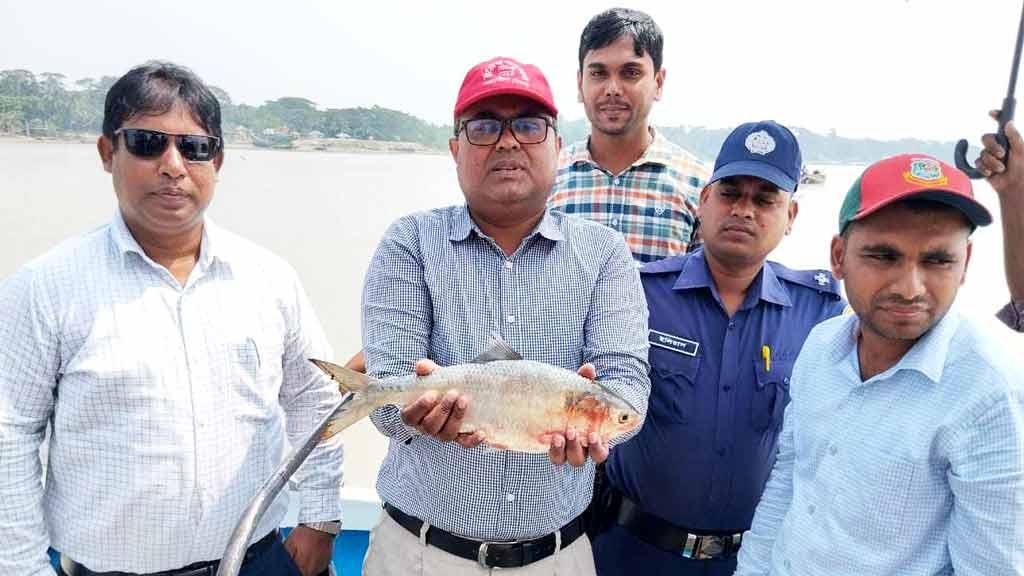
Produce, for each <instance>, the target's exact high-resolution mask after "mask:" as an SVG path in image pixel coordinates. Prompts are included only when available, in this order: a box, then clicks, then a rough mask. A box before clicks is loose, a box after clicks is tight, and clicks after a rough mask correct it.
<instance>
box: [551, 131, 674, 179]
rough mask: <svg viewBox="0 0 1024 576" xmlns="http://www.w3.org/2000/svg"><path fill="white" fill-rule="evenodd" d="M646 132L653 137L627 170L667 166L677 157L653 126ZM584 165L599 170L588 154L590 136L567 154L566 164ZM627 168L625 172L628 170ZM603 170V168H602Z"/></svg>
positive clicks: (669, 143) (670, 144)
mask: <svg viewBox="0 0 1024 576" xmlns="http://www.w3.org/2000/svg"><path fill="white" fill-rule="evenodd" d="M648 130H650V131H651V134H652V135H653V136H654V139H653V140H651V143H650V144H649V145H648V146H647V149H646V150H644V153H643V154H641V155H640V157H639V158H637V159H636V161H635V162H633V164H631V165H630V167H629V168H635V167H637V166H643V165H644V164H660V165H663V166H668V165H669V164H670V163H671V162H672V161H673V159H674V158H675V157H676V156H678V152H675V151H673V148H672V143H671V142H669V141H668V139H666V138H665V137H664V136H662V135H661V133H660V132H658V131H657V130H655V129H654V126H649V127H648ZM577 163H584V164H590V165H592V166H594V167H596V168H601V166H600V165H598V163H597V162H595V161H594V157H593V156H592V155H591V154H590V136H587V139H586V140H583V141H580V142H577V143H575V144H573V145H572V147H571V148H570V149H569V153H568V164H569V165H572V164H577ZM629 168H627V169H626V170H629ZM602 169H603V168H602Z"/></svg>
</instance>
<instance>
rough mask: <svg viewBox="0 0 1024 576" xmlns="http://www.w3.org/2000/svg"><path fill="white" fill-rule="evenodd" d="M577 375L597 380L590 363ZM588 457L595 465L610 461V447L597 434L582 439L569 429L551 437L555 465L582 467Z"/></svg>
mask: <svg viewBox="0 0 1024 576" xmlns="http://www.w3.org/2000/svg"><path fill="white" fill-rule="evenodd" d="M576 373H577V374H579V375H580V376H583V377H584V378H586V379H587V380H593V379H594V378H597V371H596V370H595V369H594V365H593V364H590V363H589V362H588V363H586V364H584V365H583V366H580V369H579V370H577V371H576ZM587 456H590V458H591V460H593V461H594V463H595V464H600V463H601V462H604V461H605V460H607V459H608V446H606V445H605V444H604V442H601V436H599V435H598V434H597V433H596V432H591V433H590V434H589V435H588V436H587V438H580V437H579V434H578V432H577V431H576V429H575V428H569V429H568V430H566V431H565V434H552V435H551V449H550V450H548V458H551V462H552V463H553V464H559V465H561V464H564V463H566V462H568V463H569V464H572V465H573V466H582V465H583V464H585V463H586V462H587Z"/></svg>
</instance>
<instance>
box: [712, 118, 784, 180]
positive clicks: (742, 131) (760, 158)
mask: <svg viewBox="0 0 1024 576" xmlns="http://www.w3.org/2000/svg"><path fill="white" fill-rule="evenodd" d="M802 165H803V161H802V159H801V157H800V145H799V144H798V143H797V141H796V136H794V135H793V133H792V132H790V131H789V128H786V127H785V126H783V125H782V124H779V123H777V122H775V121H773V120H764V121H762V122H748V123H746V124H742V125H740V126H738V127H737V128H736V129H735V130H733V131H732V132H731V133H729V136H727V137H726V138H725V142H723V143H722V149H721V150H720V151H719V152H718V158H717V159H715V171H714V173H713V174H711V180H710V181H709V183H712V182H716V181H718V180H721V179H722V178H726V177H729V176H756V177H758V178H763V179H765V180H767V181H769V182H771V183H772V184H775V185H776V186H778V187H779V188H780V189H782V190H785V191H786V192H795V191H796V186H797V184H798V183H799V182H800V167H801V166H802Z"/></svg>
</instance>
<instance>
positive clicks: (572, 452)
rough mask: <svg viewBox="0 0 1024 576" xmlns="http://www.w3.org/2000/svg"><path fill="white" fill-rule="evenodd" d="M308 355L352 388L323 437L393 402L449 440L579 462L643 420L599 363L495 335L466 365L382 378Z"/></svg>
mask: <svg viewBox="0 0 1024 576" xmlns="http://www.w3.org/2000/svg"><path fill="white" fill-rule="evenodd" d="M310 361H311V362H313V363H314V364H316V365H317V366H318V367H319V368H320V369H321V370H323V371H324V373H326V374H327V375H328V376H330V377H331V378H332V379H333V380H334V381H336V382H337V383H338V387H339V388H340V389H341V391H342V392H344V393H352V394H353V395H354V397H353V398H354V399H353V400H352V401H351V403H350V404H349V405H348V406H347V407H346V408H345V409H344V410H342V411H341V412H339V413H338V414H337V415H336V416H335V418H334V419H333V420H332V421H331V422H330V423H329V424H328V426H327V428H326V429H325V430H324V432H323V434H322V438H324V439H326V438H330V437H331V436H333V435H334V434H337V433H338V432H341V431H342V430H344V429H345V428H347V427H348V426H350V425H352V424H353V423H355V422H356V421H358V420H359V419H361V418H364V417H366V416H367V415H369V414H370V413H371V412H372V411H373V410H376V409H377V408H380V407H383V406H386V405H393V406H396V407H399V417H400V419H401V421H402V422H403V423H404V424H405V425H407V426H409V427H413V428H415V429H416V430H417V431H418V432H420V433H421V434H424V435H429V436H431V437H433V438H436V439H438V440H441V441H444V442H451V441H455V442H456V443H458V444H459V445H460V446H464V447H466V448H474V447H476V446H478V445H480V444H481V443H486V445H487V447H488V448H490V449H495V450H516V451H519V452H528V453H534V454H543V453H545V452H547V453H548V455H549V456H550V458H551V461H552V462H554V463H555V464H558V465H560V464H564V463H565V462H568V463H569V464H572V465H574V466H581V465H583V464H584V463H585V462H586V461H587V458H590V459H592V460H594V461H595V462H602V461H604V460H605V459H606V458H607V457H608V448H607V446H608V444H609V442H610V441H612V440H614V439H616V438H619V437H622V436H624V435H627V434H631V433H634V432H635V431H636V430H637V428H639V426H640V425H641V423H642V419H641V418H640V414H638V412H637V410H636V409H635V408H633V407H632V406H630V404H629V403H628V402H626V401H625V400H624V399H623V398H622V397H621V396H619V395H618V394H617V393H616V392H615V391H614V389H612V388H609V387H608V386H607V385H605V384H602V383H601V382H598V381H596V380H595V379H596V371H595V369H594V366H593V365H591V364H584V365H583V366H582V367H580V369H579V370H577V371H576V372H573V371H571V370H566V369H564V368H560V367H558V366H552V365H550V364H545V363H543V362H537V361H533V360H524V359H523V358H522V356H520V355H519V354H518V353H517V352H516V351H515V350H512V349H511V348H510V347H509V346H508V344H506V343H505V342H504V341H503V340H501V338H500V337H499V336H497V335H492V336H491V339H490V340H489V341H488V345H487V347H486V348H485V350H484V352H482V353H480V354H479V355H478V356H477V357H476V358H474V359H473V361H472V362H470V363H468V364H458V365H455V366H443V367H441V366H438V365H437V364H435V363H434V362H432V361H430V360H420V361H418V362H417V363H416V365H415V373H413V374H409V375H404V376H392V377H390V378H386V379H383V380H379V379H376V378H373V377H371V376H368V375H366V374H360V373H358V372H355V371H353V370H349V369H348V368H344V367H342V366H338V365H335V364H332V363H330V362H326V361H323V360H316V359H311V360H310ZM392 414H393V413H392ZM392 417H393V416H392Z"/></svg>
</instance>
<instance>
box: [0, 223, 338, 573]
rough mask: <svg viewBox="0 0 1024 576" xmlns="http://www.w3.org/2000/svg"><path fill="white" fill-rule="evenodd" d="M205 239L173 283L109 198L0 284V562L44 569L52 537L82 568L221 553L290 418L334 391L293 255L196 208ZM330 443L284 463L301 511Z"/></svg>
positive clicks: (327, 499)
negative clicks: (320, 362)
mask: <svg viewBox="0 0 1024 576" xmlns="http://www.w3.org/2000/svg"><path fill="white" fill-rule="evenodd" d="M201 246H202V247H201V251H200V257H199V260H198V262H197V264H196V267H195V269H194V270H193V271H192V274H191V276H190V277H189V279H188V282H187V283H186V285H185V286H184V287H181V286H180V285H179V284H178V283H177V281H176V280H175V279H174V277H173V276H172V275H171V274H170V272H168V271H167V270H166V269H165V268H162V267H160V266H159V265H157V264H156V263H154V262H153V261H152V260H150V259H149V258H148V257H146V256H145V254H144V253H143V252H142V250H141V249H140V248H139V245H138V244H137V243H136V242H135V240H134V239H133V238H132V236H131V234H130V233H129V232H128V229H127V227H126V226H125V224H124V221H123V220H122V219H121V217H120V215H119V214H118V215H117V216H115V219H114V221H113V222H112V223H111V224H109V225H107V226H105V227H103V228H100V229H99V230H96V231H94V232H91V233H89V234H86V235H84V236H82V237H79V238H75V239H72V240H69V241H67V242H65V243H63V244H61V245H60V246H58V247H56V248H55V249H53V250H52V251H50V252H49V253H47V254H45V255H44V256H42V257H40V258H38V259H36V260H34V261H32V262H30V263H29V264H28V265H26V266H25V267H24V268H22V269H21V270H19V271H18V272H16V273H15V274H14V275H13V276H11V277H9V278H7V279H6V280H5V281H4V282H3V284H2V285H0V317H2V318H3V321H2V323H0V542H2V543H3V545H2V546H0V574H18V575H25V574H52V573H53V572H52V570H51V569H50V567H49V562H48V560H47V557H46V549H47V546H48V545H52V546H53V547H54V548H56V549H58V550H60V551H62V552H63V553H64V554H67V555H68V556H70V557H71V558H73V559H75V560H76V561H78V562H80V563H82V564H84V565H85V566H87V567H89V568H90V569H92V570H96V571H110V570H122V571H129V572H156V571H161V570H167V569H173V568H177V567H181V566H183V565H187V564H190V563H192V562H197V561H202V560H211V559H216V558H219V557H220V556H221V555H222V554H223V552H224V548H225V546H226V544H227V540H228V538H229V536H230V535H231V532H232V530H233V529H234V527H235V525H236V524H237V521H238V518H239V516H240V514H241V512H242V510H243V509H244V508H245V506H246V505H247V504H248V502H249V500H250V499H251V497H252V496H253V495H254V494H255V493H256V491H257V489H258V488H259V486H260V485H261V484H263V482H264V481H265V480H266V479H267V478H268V477H269V475H270V474H271V473H272V471H273V470H274V469H275V468H276V467H277V465H278V464H279V462H280V461H281V458H282V456H283V455H284V452H285V450H286V448H287V438H286V433H287V436H290V437H291V438H292V439H298V438H300V437H302V436H303V435H305V434H306V433H308V431H309V430H310V429H311V427H312V426H313V425H314V423H315V422H316V421H317V420H318V418H319V417H320V416H321V415H322V414H323V413H325V412H326V410H327V409H328V408H329V407H330V406H331V405H332V404H333V403H334V402H336V401H337V400H338V396H339V395H338V392H337V389H336V388H335V387H334V386H332V385H331V383H330V381H329V380H326V379H325V378H323V377H322V376H321V375H320V374H319V373H318V371H317V370H316V369H315V367H313V366H312V365H311V364H310V363H309V362H307V361H306V358H307V357H308V356H313V355H315V356H320V357H330V356H331V354H330V350H329V347H328V345H327V342H326V338H325V337H324V334H323V330H322V329H321V327H320V325H319V322H318V321H317V319H316V318H315V316H314V314H313V311H312V308H311V306H310V304H309V302H308V300H307V298H306V295H305V293H304V292H303V290H302V287H301V286H300V284H299V281H298V279H297V277H296V275H295V273H294V271H293V270H292V269H291V268H290V267H289V266H288V265H287V264H286V263H284V262H283V261H282V260H280V259H279V258H277V257H275V256H274V255H272V254H270V253H269V252H267V251H265V250H263V249H260V248H258V247H256V246H254V245H252V244H250V243H248V242H246V241H245V240H242V239H241V238H238V237H237V236H234V235H233V234H230V233H228V232H226V231H224V230H220V229H218V228H216V227H215V226H214V225H213V224H212V223H210V221H209V220H207V221H206V226H205V232H204V236H203V240H202V245H201ZM282 407H283V412H282ZM285 414H287V418H285V417H284V416H285ZM47 423H51V424H52V427H53V435H52V438H51V443H50V449H49V466H48V470H47V479H46V484H45V488H44V486H43V483H42V481H41V467H40V459H39V447H40V443H41V442H42V440H43V434H44V430H45V428H46V426H47ZM341 460H342V454H341V445H340V443H338V442H336V441H335V442H331V443H330V444H329V445H324V446H321V447H319V448H317V450H316V451H314V453H313V455H312V456H310V458H309V460H308V461H307V463H306V465H305V466H304V467H303V469H302V470H300V471H299V473H298V474H297V475H296V482H297V486H298V491H299V494H300V497H301V508H300V510H301V511H300V514H299V521H316V520H331V519H337V518H339V517H340V483H341V476H342V474H341ZM287 506H288V504H287V501H286V498H284V497H282V498H280V499H278V501H276V502H275V503H274V504H273V505H272V507H271V508H270V510H269V511H268V513H267V515H266V516H265V518H264V520H263V522H262V525H261V526H260V527H259V529H258V530H257V532H256V538H259V537H261V536H263V535H265V534H267V533H268V532H269V531H270V530H271V529H272V528H274V527H275V526H277V525H278V524H279V523H280V521H281V520H282V518H283V517H284V515H285V512H286V510H287Z"/></svg>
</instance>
